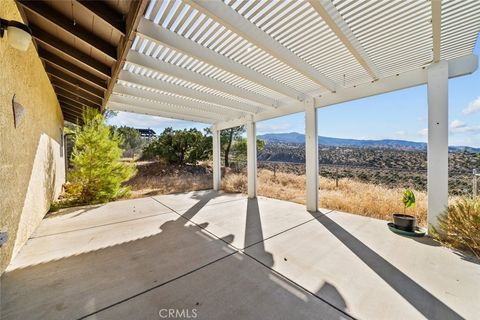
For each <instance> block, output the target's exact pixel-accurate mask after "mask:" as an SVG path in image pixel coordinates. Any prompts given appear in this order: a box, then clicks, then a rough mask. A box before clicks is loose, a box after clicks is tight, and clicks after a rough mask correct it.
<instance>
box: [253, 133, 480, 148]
mask: <svg viewBox="0 0 480 320" xmlns="http://www.w3.org/2000/svg"><path fill="white" fill-rule="evenodd" d="M257 138H258V139H261V140H264V141H265V142H266V143H286V144H305V135H304V134H302V133H298V132H288V133H267V134H263V135H259V136H258V137H257ZM318 144H319V145H321V146H329V147H351V148H387V149H401V150H427V144H426V143H424V142H414V141H407V140H394V139H383V140H358V139H341V138H332V137H322V136H319V137H318ZM449 150H450V151H451V152H461V151H470V152H480V148H474V147H467V146H450V147H449Z"/></svg>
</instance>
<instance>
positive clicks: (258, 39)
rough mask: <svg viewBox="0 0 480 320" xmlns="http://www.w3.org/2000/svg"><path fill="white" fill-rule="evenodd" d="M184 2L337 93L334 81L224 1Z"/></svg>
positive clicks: (194, 0) (189, 0)
mask: <svg viewBox="0 0 480 320" xmlns="http://www.w3.org/2000/svg"><path fill="white" fill-rule="evenodd" d="M184 2H186V3H187V4H189V5H190V6H191V7H193V8H195V9H197V10H198V11H199V12H201V13H203V14H205V15H206V16H208V17H210V18H211V19H212V20H214V21H217V22H219V23H220V24H222V25H224V26H225V27H227V28H228V29H230V30H231V31H233V32H234V33H236V34H238V35H239V36H241V37H242V38H244V39H245V40H247V41H249V42H251V43H253V44H254V45H256V46H257V47H259V48H260V49H262V50H263V51H265V52H267V53H268V54H270V55H271V56H273V57H275V58H277V59H278V60H280V61H282V62H283V63H285V64H286V65H288V66H290V67H291V68H293V69H295V70H296V71H298V72H299V73H301V74H303V75H304V76H306V77H308V78H310V79H311V80H312V81H314V82H315V83H317V84H319V85H320V86H322V87H324V88H326V89H328V90H330V91H332V92H333V91H337V89H338V88H337V87H338V86H337V84H336V83H335V82H334V81H333V80H331V79H330V78H328V77H327V76H325V75H324V74H323V73H321V72H319V71H317V70H316V69H315V68H313V67H312V66H311V65H309V64H308V63H306V62H305V61H304V60H302V59H300V58H299V57H298V56H297V55H295V54H294V53H293V52H292V51H290V50H289V49H287V48H286V47H284V46H283V45H281V44H280V43H278V42H277V41H276V40H275V39H273V38H272V37H271V36H269V35H268V34H267V33H265V32H264V31H263V30H261V29H260V28H258V27H257V26H256V25H254V24H253V23H251V22H250V21H248V20H247V19H246V18H244V17H243V16H242V15H240V14H238V13H237V12H236V11H235V10H233V9H232V8H231V7H230V6H229V5H227V4H225V3H223V2H222V1H205V0H184Z"/></svg>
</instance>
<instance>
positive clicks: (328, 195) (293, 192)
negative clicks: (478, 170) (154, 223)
mask: <svg viewBox="0 0 480 320" xmlns="http://www.w3.org/2000/svg"><path fill="white" fill-rule="evenodd" d="M222 187H223V190H224V191H226V192H244V193H246V190H247V178H246V176H245V174H243V173H228V174H227V175H226V176H225V178H224V179H223V182H222ZM414 192H415V196H416V200H417V203H416V207H415V208H414V209H408V212H407V213H409V214H413V215H415V216H416V217H417V219H418V221H419V224H420V225H426V217H427V196H426V194H425V193H424V192H421V191H416V190H414ZM258 194H259V195H261V196H265V197H270V198H275V199H280V200H287V201H293V202H297V203H301V204H305V176H303V175H301V176H299V175H295V174H290V173H283V172H279V173H277V174H276V175H275V176H274V175H273V172H272V171H270V170H259V172H258ZM402 195H403V189H401V188H396V189H388V188H386V187H383V186H379V185H374V184H368V183H362V182H358V181H353V180H350V179H340V180H339V185H338V188H337V187H336V185H335V180H334V179H327V178H320V206H321V207H322V208H327V209H334V210H340V211H345V212H350V213H354V214H359V215H363V216H368V217H372V218H377V219H383V220H391V215H392V213H394V212H403V204H402V202H401V199H402Z"/></svg>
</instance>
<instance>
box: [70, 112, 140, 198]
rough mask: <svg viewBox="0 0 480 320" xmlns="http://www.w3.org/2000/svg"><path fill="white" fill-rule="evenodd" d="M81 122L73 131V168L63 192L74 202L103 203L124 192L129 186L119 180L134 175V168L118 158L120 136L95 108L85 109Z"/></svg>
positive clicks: (124, 179)
mask: <svg viewBox="0 0 480 320" xmlns="http://www.w3.org/2000/svg"><path fill="white" fill-rule="evenodd" d="M83 121H84V125H83V126H82V127H78V128H76V129H75V130H74V134H75V145H74V147H73V152H72V165H73V169H72V170H71V172H70V173H69V176H68V180H69V182H70V183H69V184H68V185H67V187H66V191H67V193H68V194H69V195H70V197H71V198H72V200H73V201H75V202H78V203H98V202H107V201H110V200H112V199H116V198H119V197H122V196H124V195H126V194H127V193H128V192H129V188H126V187H123V186H122V183H123V182H125V181H127V180H128V179H130V178H131V177H132V176H133V175H135V173H136V169H135V168H134V166H133V165H131V164H127V163H124V162H122V161H120V158H121V156H122V153H123V150H122V149H121V148H120V147H119V145H120V144H121V143H122V140H121V138H120V136H119V135H118V133H117V132H116V130H113V132H112V131H111V130H110V127H109V126H108V125H106V123H105V118H104V116H103V115H102V114H100V113H99V112H98V111H96V110H95V109H88V110H86V111H85V113H84V116H83Z"/></svg>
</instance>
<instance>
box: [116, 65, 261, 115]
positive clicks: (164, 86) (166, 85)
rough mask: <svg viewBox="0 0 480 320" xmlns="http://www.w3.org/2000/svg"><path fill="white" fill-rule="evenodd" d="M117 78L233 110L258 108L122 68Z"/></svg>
mask: <svg viewBox="0 0 480 320" xmlns="http://www.w3.org/2000/svg"><path fill="white" fill-rule="evenodd" d="M118 79H119V80H123V81H127V82H131V83H136V84H139V85H142V86H144V87H149V88H154V89H157V90H160V91H164V92H171V93H175V94H178V95H180V96H184V97H189V98H193V99H198V100H201V101H205V102H207V103H213V104H217V105H219V106H223V107H225V108H229V109H231V110H235V111H241V112H246V113H255V112H257V111H258V108H257V107H254V106H248V105H246V104H243V103H239V102H236V101H234V100H231V99H226V98H223V97H220V96H216V95H213V94H209V93H205V92H201V91H198V90H195V89H191V88H187V87H184V86H180V85H176V84H173V83H170V82H167V81H161V80H157V79H153V78H149V77H145V76H141V75H139V74H136V73H132V72H128V71H126V70H123V71H122V72H120V75H119V77H118Z"/></svg>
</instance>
